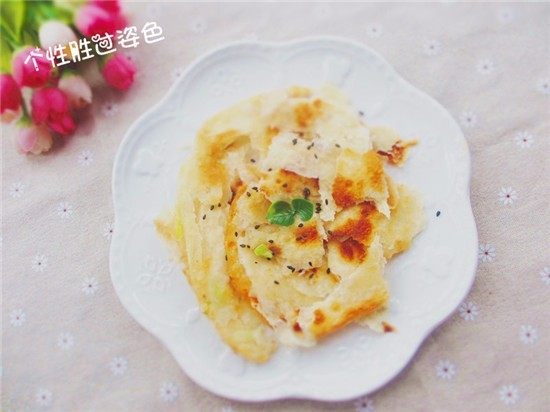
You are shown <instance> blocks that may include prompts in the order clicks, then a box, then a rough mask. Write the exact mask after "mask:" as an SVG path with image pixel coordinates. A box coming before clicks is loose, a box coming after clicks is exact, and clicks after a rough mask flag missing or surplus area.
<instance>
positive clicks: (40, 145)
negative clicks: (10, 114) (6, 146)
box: [15, 125, 53, 154]
mask: <svg viewBox="0 0 550 412" xmlns="http://www.w3.org/2000/svg"><path fill="white" fill-rule="evenodd" d="M52 142H53V139H52V135H51V133H50V131H49V130H48V128H47V127H46V126H36V125H32V126H28V127H24V128H22V129H20V130H19V133H18V134H17V136H16V137H15V143H16V144H17V148H18V149H19V151H20V152H21V153H33V154H40V153H42V152H47V151H48V150H50V148H51V147H52Z"/></svg>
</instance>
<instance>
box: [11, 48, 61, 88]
mask: <svg viewBox="0 0 550 412" xmlns="http://www.w3.org/2000/svg"><path fill="white" fill-rule="evenodd" d="M33 50H35V49H33V48H32V47H27V48H25V49H23V50H21V51H20V52H19V53H17V54H16V55H15V57H14V58H13V61H12V65H11V67H12V70H11V71H12V73H13V77H14V79H15V81H16V82H17V83H18V84H19V86H29V87H41V86H44V85H45V84H46V83H47V82H48V80H49V78H50V72H51V71H52V65H51V63H50V62H49V61H48V59H46V53H45V52H44V50H41V49H38V51H35V53H37V54H42V57H34V60H35V61H36V64H37V67H38V70H36V69H35V67H34V63H33V62H32V58H31V59H29V60H28V61H27V63H25V60H26V59H27V57H28V56H29V53H30V52H31V51H33Z"/></svg>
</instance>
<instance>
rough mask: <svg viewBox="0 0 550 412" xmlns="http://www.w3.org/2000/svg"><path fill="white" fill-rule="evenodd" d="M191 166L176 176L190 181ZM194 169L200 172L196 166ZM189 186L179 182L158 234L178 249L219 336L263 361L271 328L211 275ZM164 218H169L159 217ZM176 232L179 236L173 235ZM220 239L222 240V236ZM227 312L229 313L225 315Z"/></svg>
mask: <svg viewBox="0 0 550 412" xmlns="http://www.w3.org/2000/svg"><path fill="white" fill-rule="evenodd" d="M192 168H193V162H189V163H188V164H187V168H185V169H184V170H182V173H181V174H180V178H184V180H183V181H186V182H189V181H190V180H192V177H191V176H189V174H191V173H189V174H188V173H186V171H189V169H192ZM195 170H197V171H199V173H200V169H198V168H195ZM195 179H197V176H195ZM195 182H196V180H195ZM193 189H194V187H193V186H192V185H181V187H180V192H179V195H178V201H177V205H176V208H175V209H174V210H173V211H172V212H170V213H168V214H166V215H165V217H164V218H163V217H161V218H159V219H157V220H156V221H155V225H156V227H157V230H158V233H159V234H160V235H161V237H163V238H164V239H165V240H166V241H167V242H168V243H169V244H170V245H172V246H175V247H176V249H177V250H178V253H179V255H180V258H181V259H182V261H183V262H184V264H185V265H186V266H187V268H186V270H184V274H185V276H186V278H187V280H188V282H189V284H190V285H191V288H192V289H193V291H194V293H195V295H196V297H197V300H198V301H199V304H200V306H201V309H202V311H203V313H205V314H206V315H207V316H208V317H209V318H210V319H211V321H212V322H213V323H214V326H215V327H216V330H217V331H218V333H219V334H220V336H221V338H222V339H223V340H224V341H225V342H226V343H227V344H228V345H229V346H230V347H231V348H232V349H233V350H234V351H235V352H236V353H238V354H240V355H241V356H243V357H244V358H245V359H248V360H250V361H252V362H257V363H262V362H266V361H267V360H268V359H269V358H270V357H271V355H272V354H273V352H274V351H275V350H276V349H277V345H278V343H277V342H276V340H275V337H274V335H273V333H272V330H271V327H270V326H269V325H268V324H267V322H266V321H265V320H264V318H263V317H262V316H261V315H260V314H259V313H258V312H257V311H256V310H255V309H254V308H253V307H252V306H251V305H250V303H249V301H248V299H243V298H242V297H241V296H239V295H238V294H236V293H235V292H234V291H233V289H232V288H231V287H230V285H229V281H227V284H225V285H223V283H222V284H220V282H219V280H220V279H218V280H214V277H215V276H216V275H213V274H212V267H211V262H212V256H211V255H210V254H209V251H210V250H211V248H210V247H206V248H205V247H203V238H202V236H201V232H200V228H199V225H198V224H200V223H199V222H201V220H200V218H199V217H198V216H197V214H196V211H195V207H196V205H195V203H196V202H198V201H197V199H196V198H195V197H194V196H193V195H192V193H191V192H192V191H193ZM198 203H200V202H198ZM185 211H187V212H185ZM178 215H179V216H181V221H178V218H175V216H178ZM166 218H167V219H169V220H163V219H166ZM170 219H171V220H170ZM184 228H185V229H184ZM179 233H181V237H180V236H176V235H178V234H179ZM220 240H221V241H222V242H223V239H220ZM207 246H208V245H207ZM210 246H211V245H210ZM222 253H223V251H222ZM222 259H223V257H222ZM218 276H220V275H218ZM220 301H222V303H220ZM228 311H230V312H231V316H230V317H229V318H228V317H227V314H228Z"/></svg>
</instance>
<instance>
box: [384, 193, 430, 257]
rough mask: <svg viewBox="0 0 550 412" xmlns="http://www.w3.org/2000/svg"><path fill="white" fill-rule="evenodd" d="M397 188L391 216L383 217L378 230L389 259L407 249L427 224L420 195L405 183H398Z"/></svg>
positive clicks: (385, 254)
mask: <svg viewBox="0 0 550 412" xmlns="http://www.w3.org/2000/svg"><path fill="white" fill-rule="evenodd" d="M395 188H396V191H397V193H398V200H397V202H396V205H395V207H394V209H393V210H392V215H391V218H390V219H382V220H381V222H380V228H379V231H378V232H379V233H380V237H381V241H382V244H383V245H384V256H385V258H386V259H387V260H390V259H391V258H392V257H393V256H395V255H397V254H398V253H401V252H404V251H405V250H407V249H408V248H409V247H410V246H411V244H412V241H413V239H414V237H415V236H416V235H418V234H419V233H420V232H421V231H422V229H424V226H425V216H424V208H423V205H422V202H421V200H420V196H418V195H417V194H416V193H415V192H414V191H413V190H412V189H410V188H409V187H408V186H406V185H403V184H398V185H396V186H395Z"/></svg>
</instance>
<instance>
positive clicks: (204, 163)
mask: <svg viewBox="0 0 550 412" xmlns="http://www.w3.org/2000/svg"><path fill="white" fill-rule="evenodd" d="M199 138H203V139H209V140H210V141H211V142H212V143H210V144H208V145H206V146H204V148H203V149H202V152H201V153H199V155H198V158H199V159H200V162H199V170H200V175H201V176H202V177H203V178H204V180H205V181H206V183H208V184H212V185H216V184H220V183H221V182H223V181H224V180H225V177H226V170H225V166H224V163H223V162H222V159H223V158H224V157H225V156H226V155H227V152H228V151H230V150H233V149H236V148H238V147H240V146H242V145H243V144H244V143H245V142H246V141H248V136H247V135H245V134H243V133H241V132H239V131H238V130H227V131H225V132H222V133H218V134H216V135H214V136H212V135H209V131H208V130H203V131H201V132H200V133H199Z"/></svg>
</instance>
